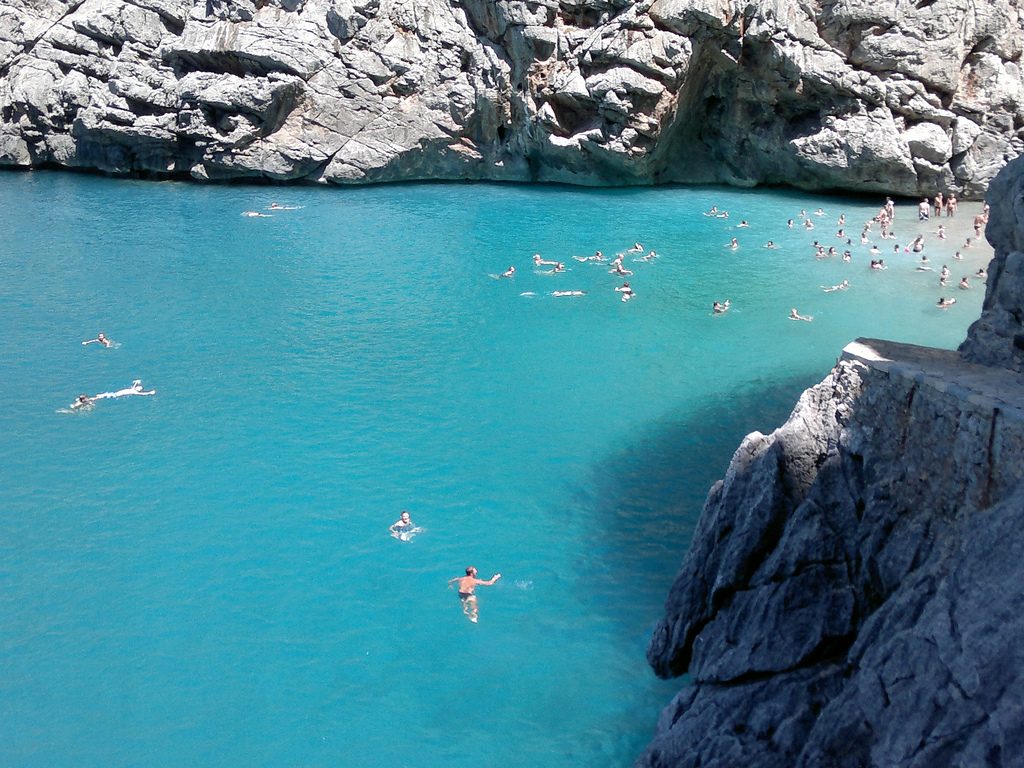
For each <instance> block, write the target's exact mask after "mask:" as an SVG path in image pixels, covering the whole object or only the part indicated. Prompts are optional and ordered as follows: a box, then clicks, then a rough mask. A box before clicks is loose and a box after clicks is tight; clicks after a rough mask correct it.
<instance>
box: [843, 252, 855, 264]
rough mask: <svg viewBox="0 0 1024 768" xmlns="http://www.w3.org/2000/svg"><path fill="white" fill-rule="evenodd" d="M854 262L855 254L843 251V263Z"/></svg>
mask: <svg viewBox="0 0 1024 768" xmlns="http://www.w3.org/2000/svg"><path fill="white" fill-rule="evenodd" d="M852 260H853V254H852V253H850V252H849V251H843V261H845V262H847V263H849V262H850V261H852Z"/></svg>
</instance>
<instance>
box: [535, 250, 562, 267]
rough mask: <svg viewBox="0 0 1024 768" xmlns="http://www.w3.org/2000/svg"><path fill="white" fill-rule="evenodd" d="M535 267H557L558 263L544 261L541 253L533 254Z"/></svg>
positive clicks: (548, 260)
mask: <svg viewBox="0 0 1024 768" xmlns="http://www.w3.org/2000/svg"><path fill="white" fill-rule="evenodd" d="M533 266H535V267H557V266H558V262H557V261H551V260H550V259H542V258H541V257H540V254H539V253H535V254H533Z"/></svg>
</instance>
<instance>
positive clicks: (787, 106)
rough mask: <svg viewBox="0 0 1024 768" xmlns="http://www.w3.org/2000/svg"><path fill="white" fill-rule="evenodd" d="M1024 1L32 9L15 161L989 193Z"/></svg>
mask: <svg viewBox="0 0 1024 768" xmlns="http://www.w3.org/2000/svg"><path fill="white" fill-rule="evenodd" d="M1021 32H1022V22H1021V19H1020V16H1019V14H1018V8H1017V3H1015V2H1010V0H994V1H993V2H985V3H975V2H971V1H970V0H933V1H931V2H918V3H908V2H899V1H898V0H897V1H895V2H894V1H893V0H882V2H878V1H877V0H874V1H872V2H868V0H840V1H837V2H828V3H802V2H796V1H795V0H772V1H771V2H758V3H755V2H746V3H741V2H732V1H729V0H656V1H654V2H652V0H641V1H640V2H631V1H630V0H459V1H457V2H456V1H454V0H11V1H10V2H8V3H6V4H5V5H4V7H3V8H0V165H6V166H10V167H33V166H39V165H57V166H63V167H69V168H88V169H98V170H102V171H106V172H111V173H137V174H149V175H157V176H161V175H182V174H185V175H189V174H190V175H191V176H193V177H195V178H198V179H236V178H259V179H269V180H277V181H287V180H309V181H318V182H333V183H352V182H375V181H395V180H404V179H418V178H438V179H481V178H486V179H511V180H539V181H558V182H570V183H581V184H624V183H625V184H629V183H633V184H651V183H666V182H725V183H730V184H740V185H754V184H764V183H772V184H775V183H784V184H791V185H796V186H799V187H804V188H807V189H832V188H834V189H846V190H863V191H872V192H884V193H888V194H891V193H896V194H906V195H917V194H928V195H931V194H933V193H934V192H935V191H936V190H943V191H956V192H957V193H958V194H961V195H962V196H968V197H978V196H980V195H981V194H982V193H983V191H984V190H985V189H986V187H987V185H988V183H989V181H990V180H991V179H992V177H993V176H994V175H995V173H996V172H997V171H998V169H999V168H1000V167H1002V165H1003V164H1004V163H1005V162H1006V161H1007V160H1008V159H1009V158H1010V157H1014V156H1016V155H1017V154H1019V153H1020V152H1021V149H1022V135H1021V128H1020V126H1021V125H1024V83H1022V74H1021V71H1020V68H1019V66H1018V63H1019V60H1020V55H1021V46H1022V35H1021Z"/></svg>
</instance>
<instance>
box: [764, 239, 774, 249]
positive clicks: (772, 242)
mask: <svg viewBox="0 0 1024 768" xmlns="http://www.w3.org/2000/svg"><path fill="white" fill-rule="evenodd" d="M764 247H765V248H774V247H775V241H774V240H769V241H768V242H767V243H765V244H764Z"/></svg>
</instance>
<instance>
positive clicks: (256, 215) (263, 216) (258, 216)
mask: <svg viewBox="0 0 1024 768" xmlns="http://www.w3.org/2000/svg"><path fill="white" fill-rule="evenodd" d="M242 215H243V216H248V217H249V218H250V219H269V218H270V214H269V213H260V212H259V211H242Z"/></svg>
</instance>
